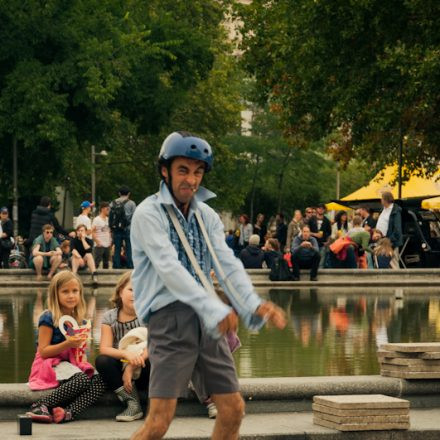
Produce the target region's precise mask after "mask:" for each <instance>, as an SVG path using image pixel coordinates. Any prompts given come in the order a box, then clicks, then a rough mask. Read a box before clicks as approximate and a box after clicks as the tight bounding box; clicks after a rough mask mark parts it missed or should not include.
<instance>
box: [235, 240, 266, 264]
mask: <svg viewBox="0 0 440 440" xmlns="http://www.w3.org/2000/svg"><path fill="white" fill-rule="evenodd" d="M240 260H241V261H242V263H243V266H244V267H245V269H261V268H262V267H263V260H264V252H263V251H262V250H261V249H260V248H259V247H257V246H251V245H248V246H246V247H245V248H244V249H243V250H242V251H241V252H240Z"/></svg>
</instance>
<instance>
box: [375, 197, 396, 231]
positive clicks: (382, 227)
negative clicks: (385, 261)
mask: <svg viewBox="0 0 440 440" xmlns="http://www.w3.org/2000/svg"><path fill="white" fill-rule="evenodd" d="M393 206H394V204H393V203H391V205H390V206H388V208H383V209H382V212H381V213H380V215H379V218H378V219H377V223H376V229H379V231H380V232H382V234H383V236H384V237H386V235H387V232H388V224H389V222H390V215H391V211H392V210H393Z"/></svg>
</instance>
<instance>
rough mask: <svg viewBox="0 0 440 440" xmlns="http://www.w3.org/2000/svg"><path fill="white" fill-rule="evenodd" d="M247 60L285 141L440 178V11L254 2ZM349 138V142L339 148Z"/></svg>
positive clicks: (423, 6) (321, 0)
mask: <svg viewBox="0 0 440 440" xmlns="http://www.w3.org/2000/svg"><path fill="white" fill-rule="evenodd" d="M236 12H237V14H238V15H239V16H240V17H241V18H242V20H243V22H244V25H243V35H244V38H243V43H242V48H243V49H244V50H245V54H244V61H245V65H246V68H247V69H248V71H249V72H250V73H251V74H252V75H255V78H256V81H257V86H258V96H259V99H260V102H261V103H265V102H269V103H270V106H271V110H272V111H273V112H276V113H277V114H279V115H280V116H281V118H282V121H283V125H284V129H285V134H286V135H287V136H289V134H290V133H297V132H301V133H303V134H304V135H305V136H306V137H307V139H309V140H319V139H322V138H323V137H326V136H329V138H328V141H329V145H331V146H332V149H331V151H332V153H333V154H334V157H335V158H336V159H337V160H338V161H340V162H341V163H343V164H346V163H348V161H349V160H350V158H352V157H353V156H355V157H359V158H361V159H366V160H368V161H370V162H371V161H375V164H376V167H382V166H383V165H385V164H390V163H394V162H396V160H397V151H398V146H399V143H400V142H402V143H403V147H404V163H405V165H406V166H407V167H408V169H411V170H412V169H415V168H416V167H420V166H425V167H426V168H427V169H428V170H430V171H433V170H434V169H436V168H437V162H438V159H439V158H440V148H439V145H440V123H439V121H440V118H439V116H440V114H439V113H440V94H439V90H440V73H439V72H440V69H439V67H440V49H439V48H440V32H439V29H440V3H439V2H438V1H435V0H390V1H386V2H383V1H380V0H350V1H346V0H298V1H295V2H292V1H289V0H278V1H271V0H254V1H253V2H252V3H251V4H250V5H240V6H239V7H237V11H236ZM341 137H343V138H344V142H335V139H336V140H338V139H339V140H340V138H341Z"/></svg>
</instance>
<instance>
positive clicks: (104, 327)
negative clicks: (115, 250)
mask: <svg viewBox="0 0 440 440" xmlns="http://www.w3.org/2000/svg"><path fill="white" fill-rule="evenodd" d="M110 301H111V303H112V304H113V306H114V308H113V309H111V310H108V311H107V312H106V313H105V314H104V316H103V318H102V323H101V343H100V346H99V352H100V355H99V356H98V357H97V358H96V369H97V370H98V371H99V374H100V375H101V377H102V378H103V380H104V382H105V383H106V385H107V387H108V388H109V389H111V390H112V391H113V392H114V393H115V394H116V395H117V397H118V398H119V400H120V401H121V402H123V403H125V404H126V405H127V408H126V409H125V410H124V411H123V412H122V413H120V414H118V415H117V416H116V420H117V421H120V422H131V421H133V420H137V419H140V418H141V417H142V416H143V412H142V408H141V405H140V401H139V395H138V392H137V388H140V389H142V390H145V391H148V379H149V376H150V363H149V361H148V351H147V350H146V349H145V350H144V351H143V353H142V354H141V355H138V354H135V353H133V352H131V351H129V350H121V349H119V348H118V346H119V341H120V340H121V339H122V338H123V337H124V336H125V335H126V334H127V333H128V332H129V331H130V330H132V329H134V328H137V327H142V324H141V323H140V322H139V320H138V318H137V316H136V311H135V309H134V296H133V289H132V286H131V271H129V272H126V273H125V274H124V275H122V277H121V278H120V279H119V281H118V283H117V285H116V289H115V292H114V294H113V296H112V298H111V299H110ZM124 364H125V366H124ZM139 367H141V373H140V376H139V378H138V379H136V381H134V380H133V372H134V370H136V369H137V368H139Z"/></svg>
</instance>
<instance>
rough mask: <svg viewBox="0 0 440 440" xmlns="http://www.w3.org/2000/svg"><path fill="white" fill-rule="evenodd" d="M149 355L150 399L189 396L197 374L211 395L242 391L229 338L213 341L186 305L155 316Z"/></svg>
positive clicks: (150, 325)
mask: <svg viewBox="0 0 440 440" xmlns="http://www.w3.org/2000/svg"><path fill="white" fill-rule="evenodd" d="M148 352H149V358H150V363H151V372H150V388H149V393H148V395H149V397H150V398H151V397H153V398H154V397H156V398H178V397H182V396H184V395H186V392H187V388H188V384H189V381H190V379H191V376H192V375H193V372H196V373H197V375H198V376H199V378H200V380H201V381H202V384H204V388H205V390H206V392H207V394H208V395H209V396H210V395H212V394H225V393H235V392H237V391H238V390H239V385H238V379H237V373H236V371H235V365H234V359H233V358H232V354H231V352H230V350H229V346H228V343H227V341H226V338H220V339H213V338H211V337H210V336H209V335H207V334H206V330H205V329H204V328H203V327H202V326H201V324H200V321H199V317H198V316H197V314H196V312H195V311H194V310H193V309H192V308H191V307H190V306H187V305H186V304H184V303H181V302H179V301H176V302H174V303H172V304H169V305H168V306H165V307H163V308H162V309H160V310H158V311H157V312H155V313H153V314H152V315H151V317H150V320H149V322H148Z"/></svg>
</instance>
